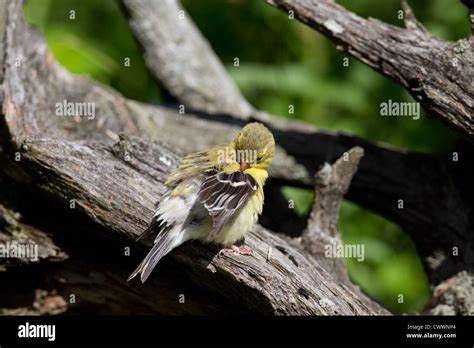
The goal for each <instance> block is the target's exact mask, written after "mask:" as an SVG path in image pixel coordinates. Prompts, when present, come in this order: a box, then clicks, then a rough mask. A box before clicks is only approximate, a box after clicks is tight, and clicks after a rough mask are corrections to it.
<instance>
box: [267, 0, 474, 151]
mask: <svg viewBox="0 0 474 348" xmlns="http://www.w3.org/2000/svg"><path fill="white" fill-rule="evenodd" d="M267 2H268V3H270V4H271V5H273V6H276V7H278V8H280V9H282V10H283V11H285V12H287V13H288V12H289V11H292V13H294V17H295V18H297V19H298V20H300V21H301V22H303V23H305V24H307V25H309V26H310V27H312V28H314V29H315V30H317V31H319V32H320V33H321V34H323V35H325V36H326V37H328V38H329V39H330V40H331V41H333V42H334V43H335V44H336V45H337V46H336V47H337V48H338V49H340V50H341V51H343V52H347V53H349V54H351V55H352V56H354V57H355V58H357V59H359V60H360V61H362V62H363V63H365V64H367V65H368V66H370V67H371V68H373V69H374V70H376V71H378V72H380V73H381V74H383V75H385V76H388V77H390V78H391V79H393V80H395V81H396V82H397V83H399V84H400V85H402V86H403V87H405V88H406V89H407V91H408V92H410V94H411V95H412V96H413V97H414V98H415V99H416V100H417V101H418V102H420V104H421V105H422V106H423V107H424V108H425V110H426V111H427V113H428V114H429V115H432V116H435V117H437V118H439V119H440V120H441V121H443V122H444V123H445V124H447V125H448V126H450V127H452V128H453V129H455V130H456V131H457V132H459V133H460V134H463V135H464V136H466V137H467V138H468V139H469V140H470V141H471V142H472V141H473V139H474V119H473V116H472V115H473V114H474V100H473V99H474V87H473V84H472V81H473V80H474V67H473V65H472V62H473V61H474V41H472V40H469V39H461V40H458V41H456V42H445V41H442V40H440V39H437V38H435V37H434V36H432V35H431V34H429V33H428V32H427V31H426V30H423V29H421V26H420V25H419V23H418V24H414V23H417V22H415V21H413V18H414V17H413V15H412V13H411V10H409V12H408V14H409V16H408V21H406V22H407V24H408V25H407V28H406V29H402V28H399V27H395V26H393V25H389V24H387V23H383V22H381V21H379V20H377V19H374V18H369V19H364V18H361V17H360V16H357V15H356V14H354V13H352V12H350V11H347V10H346V9H345V8H344V7H342V6H340V5H338V4H337V3H336V2H334V1H329V0H295V1H290V0H267ZM404 8H405V9H408V8H409V7H408V4H407V3H406V2H405V4H404Z"/></svg>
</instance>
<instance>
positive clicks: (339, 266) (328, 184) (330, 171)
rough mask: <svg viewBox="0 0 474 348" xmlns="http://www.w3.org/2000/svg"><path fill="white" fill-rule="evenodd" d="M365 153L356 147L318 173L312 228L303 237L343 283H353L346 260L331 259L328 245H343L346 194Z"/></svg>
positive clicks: (322, 262) (307, 246) (316, 255)
mask: <svg viewBox="0 0 474 348" xmlns="http://www.w3.org/2000/svg"><path fill="white" fill-rule="evenodd" d="M363 155H364V150H363V149H362V148H360V147H355V148H353V149H351V150H350V151H348V152H347V153H345V154H344V155H343V156H342V157H341V158H339V159H338V160H337V161H336V162H335V163H334V164H333V165H330V164H328V163H325V164H324V165H323V166H322V167H321V169H320V170H319V171H318V172H317V173H316V185H315V190H314V203H313V208H312V209H311V214H310V217H309V219H308V226H307V228H306V229H305V231H304V232H303V235H302V236H301V245H302V246H303V247H304V248H305V249H306V250H308V251H309V252H310V253H311V254H312V255H313V256H314V257H315V258H316V259H317V260H318V262H319V263H320V264H322V265H324V268H325V269H326V270H331V274H333V275H334V277H336V278H337V279H339V281H341V282H345V283H346V284H349V283H350V281H349V277H348V274H347V269H346V266H345V265H344V263H343V261H342V259H340V258H334V257H328V256H327V255H326V248H327V247H328V246H330V247H332V248H337V247H340V246H342V241H341V236H340V235H339V231H338V227H337V225H338V221H339V209H340V205H341V203H342V199H343V197H344V195H345V194H346V193H347V190H348V189H349V185H350V183H351V179H352V177H353V175H354V174H355V173H356V172H357V167H358V165H359V162H360V160H361V158H362V157H363Z"/></svg>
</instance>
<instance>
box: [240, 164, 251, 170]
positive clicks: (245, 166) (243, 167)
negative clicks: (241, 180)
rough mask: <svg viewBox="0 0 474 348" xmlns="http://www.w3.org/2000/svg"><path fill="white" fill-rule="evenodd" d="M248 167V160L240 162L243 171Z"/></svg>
mask: <svg viewBox="0 0 474 348" xmlns="http://www.w3.org/2000/svg"><path fill="white" fill-rule="evenodd" d="M248 168H250V164H248V162H240V170H241V171H244V170H245V169H248Z"/></svg>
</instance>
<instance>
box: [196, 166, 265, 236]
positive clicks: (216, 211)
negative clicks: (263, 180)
mask: <svg viewBox="0 0 474 348" xmlns="http://www.w3.org/2000/svg"><path fill="white" fill-rule="evenodd" d="M257 188H258V187H257V182H256V181H255V179H254V178H253V177H252V176H251V175H249V174H246V173H244V172H241V171H238V172H234V173H230V174H227V173H219V174H215V175H212V176H210V177H208V178H207V179H206V180H205V181H204V183H203V184H202V186H201V189H200V190H199V194H198V199H199V200H200V202H201V203H203V204H204V207H206V209H207V210H208V211H209V214H210V215H211V216H212V221H213V223H212V231H211V232H210V233H209V236H208V237H207V239H208V240H212V239H213V238H214V237H216V236H217V235H218V234H219V232H220V231H221V230H222V228H223V227H224V226H225V224H226V223H227V221H229V219H230V218H231V217H232V216H233V215H234V213H235V211H236V210H237V209H239V208H240V207H241V206H243V205H244V204H245V202H247V200H248V199H249V197H250V196H251V195H252V194H253V193H255V192H256V191H257Z"/></svg>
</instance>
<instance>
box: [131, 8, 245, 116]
mask: <svg viewBox="0 0 474 348" xmlns="http://www.w3.org/2000/svg"><path fill="white" fill-rule="evenodd" d="M122 3H123V5H124V6H123V7H124V8H125V9H126V12H127V13H128V14H129V16H130V17H129V22H130V27H131V28H132V30H133V31H134V33H135V36H136V37H137V38H138V40H139V42H140V43H141V45H142V47H143V51H144V55H143V57H144V59H145V63H146V65H147V66H148V68H149V69H150V71H151V73H152V74H153V75H154V76H155V78H156V79H157V80H158V81H160V82H162V83H164V84H165V85H166V89H167V91H168V92H169V93H171V94H172V95H173V96H174V97H176V98H177V99H179V100H181V101H182V103H184V104H185V105H186V107H190V108H193V109H196V110H202V111H206V112H208V113H227V114H233V115H235V116H236V117H239V118H244V119H248V117H249V116H250V114H251V113H252V112H253V108H252V106H251V105H250V104H249V103H248V102H247V101H246V100H245V98H244V97H243V96H242V95H241V94H240V91H239V90H238V89H237V87H236V86H235V84H234V82H233V81H232V79H231V78H230V77H229V76H228V75H227V73H226V72H225V68H224V66H223V65H222V63H221V62H220V60H219V58H217V56H216V55H215V53H214V52H213V51H212V49H210V48H209V46H210V44H209V42H207V40H206V39H205V38H204V37H203V36H202V34H201V33H200V32H199V30H197V28H196V26H195V24H194V23H193V21H192V19H191V18H190V16H189V15H188V13H186V11H185V10H184V8H183V7H182V6H181V4H180V3H179V1H178V0H164V1H153V0H138V1H137V0H131V1H129V0H124V1H123V2H122Z"/></svg>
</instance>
